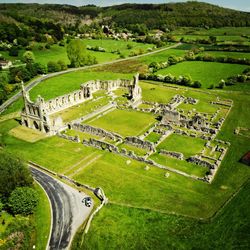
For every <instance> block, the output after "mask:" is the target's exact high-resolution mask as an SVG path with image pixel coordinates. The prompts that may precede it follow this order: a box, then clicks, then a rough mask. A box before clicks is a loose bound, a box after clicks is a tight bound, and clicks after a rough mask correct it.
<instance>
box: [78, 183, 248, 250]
mask: <svg viewBox="0 0 250 250" xmlns="http://www.w3.org/2000/svg"><path fill="white" fill-rule="evenodd" d="M249 194H250V185H249V182H248V184H247V185H245V186H244V188H243V189H242V190H241V191H240V192H239V193H238V194H237V196H236V197H235V198H233V200H232V201H231V202H230V203H229V204H227V206H226V207H224V208H223V210H222V211H221V212H220V213H219V215H218V216H217V217H215V218H214V219H213V220H211V221H199V220H195V219H190V218H186V217H182V216H176V215H170V214H161V213H157V212H153V211H150V210H142V209H136V208H129V207H126V206H119V205H115V204H108V205H107V206H105V207H104V208H103V209H102V210H101V211H100V213H99V214H98V215H97V216H96V218H95V219H94V220H93V223H92V225H91V228H90V231H89V233H88V234H87V235H86V238H85V239H84V241H83V244H82V246H81V248H78V249H100V248H103V249H106V248H109V249H154V248H155V246H156V244H157V249H208V248H209V249H249V248H250V234H249V226H250V225H249V221H250V211H249V209H248V208H249V203H250V195H249ZM208 246H209V247H208ZM74 250H75V249H74Z"/></svg>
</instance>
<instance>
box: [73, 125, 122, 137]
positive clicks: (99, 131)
mask: <svg viewBox="0 0 250 250" xmlns="http://www.w3.org/2000/svg"><path fill="white" fill-rule="evenodd" d="M71 128H72V129H75V130H78V131H81V132H84V133H88V134H92V135H97V136H100V137H105V138H107V139H110V140H113V141H121V140H122V136H120V135H118V134H116V133H113V132H108V131H106V130H105V129H101V128H96V127H93V126H90V125H86V124H80V123H74V124H71Z"/></svg>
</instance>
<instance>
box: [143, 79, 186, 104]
mask: <svg viewBox="0 0 250 250" xmlns="http://www.w3.org/2000/svg"><path fill="white" fill-rule="evenodd" d="M140 86H141V88H142V99H143V100H144V101H148V102H159V103H168V102H169V101H170V100H171V99H172V98H173V97H174V96H175V95H177V94H179V95H182V94H184V93H185V90H184V89H177V88H176V89H175V88H168V87H166V86H162V85H160V84H158V83H156V84H150V83H149V82H143V81H140Z"/></svg>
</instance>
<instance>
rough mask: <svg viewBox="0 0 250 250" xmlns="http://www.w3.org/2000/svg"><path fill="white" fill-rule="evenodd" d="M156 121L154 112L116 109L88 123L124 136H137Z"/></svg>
mask: <svg viewBox="0 0 250 250" xmlns="http://www.w3.org/2000/svg"><path fill="white" fill-rule="evenodd" d="M154 122H156V120H155V117H154V115H152V114H147V113H142V112H138V111H129V110H119V109H116V110H113V111H111V112H109V113H107V114H105V115H103V116H101V117H100V118H98V117H97V118H96V119H92V120H91V121H89V122H87V123H88V124H90V125H92V126H95V127H100V128H103V129H106V130H108V131H111V132H115V133H118V134H120V135H122V136H136V135H140V134H143V133H144V132H145V131H146V130H147V129H148V128H149V127H150V126H152V125H153V123H154Z"/></svg>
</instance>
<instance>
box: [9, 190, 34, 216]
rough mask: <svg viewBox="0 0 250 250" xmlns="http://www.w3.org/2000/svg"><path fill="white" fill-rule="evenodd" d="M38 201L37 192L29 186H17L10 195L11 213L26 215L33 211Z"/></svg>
mask: <svg viewBox="0 0 250 250" xmlns="http://www.w3.org/2000/svg"><path fill="white" fill-rule="evenodd" d="M37 203H38V194H37V192H36V191H35V190H34V189H32V188H30V187H18V188H16V189H15V190H14V191H13V192H12V193H11V195H10V198H9V207H10V209H11V211H12V213H13V214H15V215H16V214H22V215H28V214H32V213H33V212H34V209H35V208H36V206H37Z"/></svg>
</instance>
